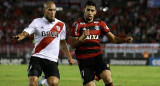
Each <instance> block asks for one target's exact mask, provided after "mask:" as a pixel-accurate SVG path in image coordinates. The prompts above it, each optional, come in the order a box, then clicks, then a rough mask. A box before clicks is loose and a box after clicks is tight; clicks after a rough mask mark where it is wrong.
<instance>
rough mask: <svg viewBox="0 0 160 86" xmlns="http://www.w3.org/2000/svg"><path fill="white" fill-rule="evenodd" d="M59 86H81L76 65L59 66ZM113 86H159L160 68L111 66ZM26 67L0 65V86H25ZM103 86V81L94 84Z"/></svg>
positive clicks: (26, 80)
mask: <svg viewBox="0 0 160 86" xmlns="http://www.w3.org/2000/svg"><path fill="white" fill-rule="evenodd" d="M59 69H60V75H61V79H60V84H59V86H82V80H81V77H80V72H79V69H78V66H77V65H74V66H68V65H60V66H59ZM111 72H112V79H113V83H114V86H160V67H151V66H111ZM27 84H28V77H27V65H0V86H27ZM96 84H97V86H104V84H103V81H102V80H101V81H99V82H96Z"/></svg>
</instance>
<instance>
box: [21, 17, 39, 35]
mask: <svg viewBox="0 0 160 86" xmlns="http://www.w3.org/2000/svg"><path fill="white" fill-rule="evenodd" d="M35 28H36V20H35V19H34V20H33V21H32V22H31V24H30V25H29V26H28V27H26V28H25V29H24V30H23V31H25V32H27V33H29V35H31V34H33V33H34V32H35Z"/></svg>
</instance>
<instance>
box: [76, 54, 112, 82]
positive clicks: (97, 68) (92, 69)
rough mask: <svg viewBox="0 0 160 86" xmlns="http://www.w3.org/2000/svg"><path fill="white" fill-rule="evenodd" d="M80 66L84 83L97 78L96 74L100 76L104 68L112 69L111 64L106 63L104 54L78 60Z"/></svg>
mask: <svg viewBox="0 0 160 86" xmlns="http://www.w3.org/2000/svg"><path fill="white" fill-rule="evenodd" d="M78 66H79V69H80V73H81V78H82V81H83V85H85V84H87V83H88V82H90V81H93V80H94V79H95V75H96V76H97V77H98V78H99V79H101V78H100V74H101V73H102V72H103V71H104V70H110V67H109V64H106V63H105V62H104V61H103V59H102V55H98V56H96V57H94V58H90V59H83V60H78Z"/></svg>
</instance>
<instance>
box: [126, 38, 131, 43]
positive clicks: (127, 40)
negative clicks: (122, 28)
mask: <svg viewBox="0 0 160 86" xmlns="http://www.w3.org/2000/svg"><path fill="white" fill-rule="evenodd" d="M125 41H126V43H132V41H133V38H132V37H126V39H125Z"/></svg>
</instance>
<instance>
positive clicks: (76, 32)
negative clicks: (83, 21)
mask: <svg viewBox="0 0 160 86" xmlns="http://www.w3.org/2000/svg"><path fill="white" fill-rule="evenodd" d="M78 28H79V25H78V24H77V22H74V23H73V24H72V29H71V36H75V37H79V36H80V33H79V29H78Z"/></svg>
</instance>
